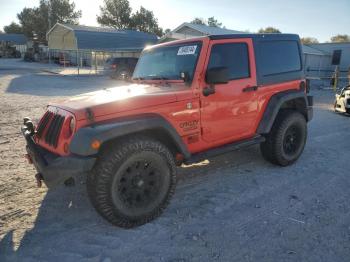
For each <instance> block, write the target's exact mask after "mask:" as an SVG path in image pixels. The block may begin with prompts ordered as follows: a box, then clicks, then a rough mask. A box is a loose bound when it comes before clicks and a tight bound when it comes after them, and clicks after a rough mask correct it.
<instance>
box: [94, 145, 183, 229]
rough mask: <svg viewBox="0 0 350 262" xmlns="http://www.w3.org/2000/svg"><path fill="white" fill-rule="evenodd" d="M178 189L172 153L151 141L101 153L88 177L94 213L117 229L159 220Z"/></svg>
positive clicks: (113, 147) (119, 146)
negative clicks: (117, 227)
mask: <svg viewBox="0 0 350 262" xmlns="http://www.w3.org/2000/svg"><path fill="white" fill-rule="evenodd" d="M175 185H176V168H175V163H174V159H173V157H172V155H171V153H170V151H169V150H168V149H167V148H166V147H165V146H164V145H163V144H161V143H160V142H158V141H155V140H152V139H149V138H132V139H127V140H126V141H125V142H122V143H121V144H118V145H117V146H112V147H110V148H108V149H106V150H104V152H103V153H102V155H101V157H100V159H99V160H98V163H97V164H96V166H95V167H94V168H93V170H92V172H91V173H90V174H89V175H88V180H87V190H88V194H89V197H90V199H91V202H92V204H93V206H94V207H95V209H96V210H97V211H98V212H99V213H100V214H101V215H102V216H103V217H104V218H105V219H107V220H108V221H109V222H111V223H112V224H114V225H117V226H120V227H125V228H130V227H134V226H138V225H142V224H144V223H147V222H149V221H151V220H153V219H155V218H156V217H158V216H159V215H160V214H161V213H162V211H163V210H164V209H165V207H166V206H167V204H168V202H169V200H170V198H171V196H172V194H173V193H174V190H175Z"/></svg>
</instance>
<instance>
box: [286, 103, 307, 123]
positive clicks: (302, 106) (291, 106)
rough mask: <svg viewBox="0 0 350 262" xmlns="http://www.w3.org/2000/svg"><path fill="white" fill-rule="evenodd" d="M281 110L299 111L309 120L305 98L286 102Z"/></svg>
mask: <svg viewBox="0 0 350 262" xmlns="http://www.w3.org/2000/svg"><path fill="white" fill-rule="evenodd" d="M281 110H297V111H298V112H300V113H301V114H302V115H303V116H304V117H305V119H306V120H307V105H306V102H305V99H304V98H295V99H292V100H288V101H286V102H284V103H283V104H282V106H281V108H280V111H281Z"/></svg>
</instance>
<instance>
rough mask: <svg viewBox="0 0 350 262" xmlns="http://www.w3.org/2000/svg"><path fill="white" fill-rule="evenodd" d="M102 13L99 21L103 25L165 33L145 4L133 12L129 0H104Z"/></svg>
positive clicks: (159, 34) (158, 33)
mask: <svg viewBox="0 0 350 262" xmlns="http://www.w3.org/2000/svg"><path fill="white" fill-rule="evenodd" d="M100 11H101V13H100V15H99V16H97V22H98V23H99V24H100V25H102V26H110V27H114V28H116V29H134V30H138V31H142V32H148V33H153V34H156V35H158V36H161V35H162V34H163V29H162V28H161V27H159V25H158V20H157V18H155V16H154V14H153V12H152V11H150V10H147V9H146V8H144V7H143V6H141V7H140V10H138V11H136V12H135V13H132V9H131V7H130V4H129V1H128V0H104V2H103V6H100Z"/></svg>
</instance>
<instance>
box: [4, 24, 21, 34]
mask: <svg viewBox="0 0 350 262" xmlns="http://www.w3.org/2000/svg"><path fill="white" fill-rule="evenodd" d="M4 31H5V33H6V34H22V32H23V30H22V27H21V26H20V25H19V24H17V23H15V22H12V23H11V24H9V25H7V26H4Z"/></svg>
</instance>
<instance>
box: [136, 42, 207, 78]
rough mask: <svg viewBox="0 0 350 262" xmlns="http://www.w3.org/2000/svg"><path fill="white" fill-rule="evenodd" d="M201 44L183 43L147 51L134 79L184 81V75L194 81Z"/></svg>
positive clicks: (141, 59)
mask: <svg viewBox="0 0 350 262" xmlns="http://www.w3.org/2000/svg"><path fill="white" fill-rule="evenodd" d="M201 46H202V44H201V42H193V43H182V44H176V45H170V46H162V47H156V48H150V49H149V50H147V49H146V50H145V51H144V52H143V53H142V55H141V57H140V59H139V61H138V63H137V66H136V69H135V71H134V75H133V79H175V80H176V79H182V77H181V75H184V73H185V74H186V76H187V79H188V80H189V81H191V80H192V78H193V74H194V70H195V68H196V64H197V60H198V56H199V54H200V50H201Z"/></svg>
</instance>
